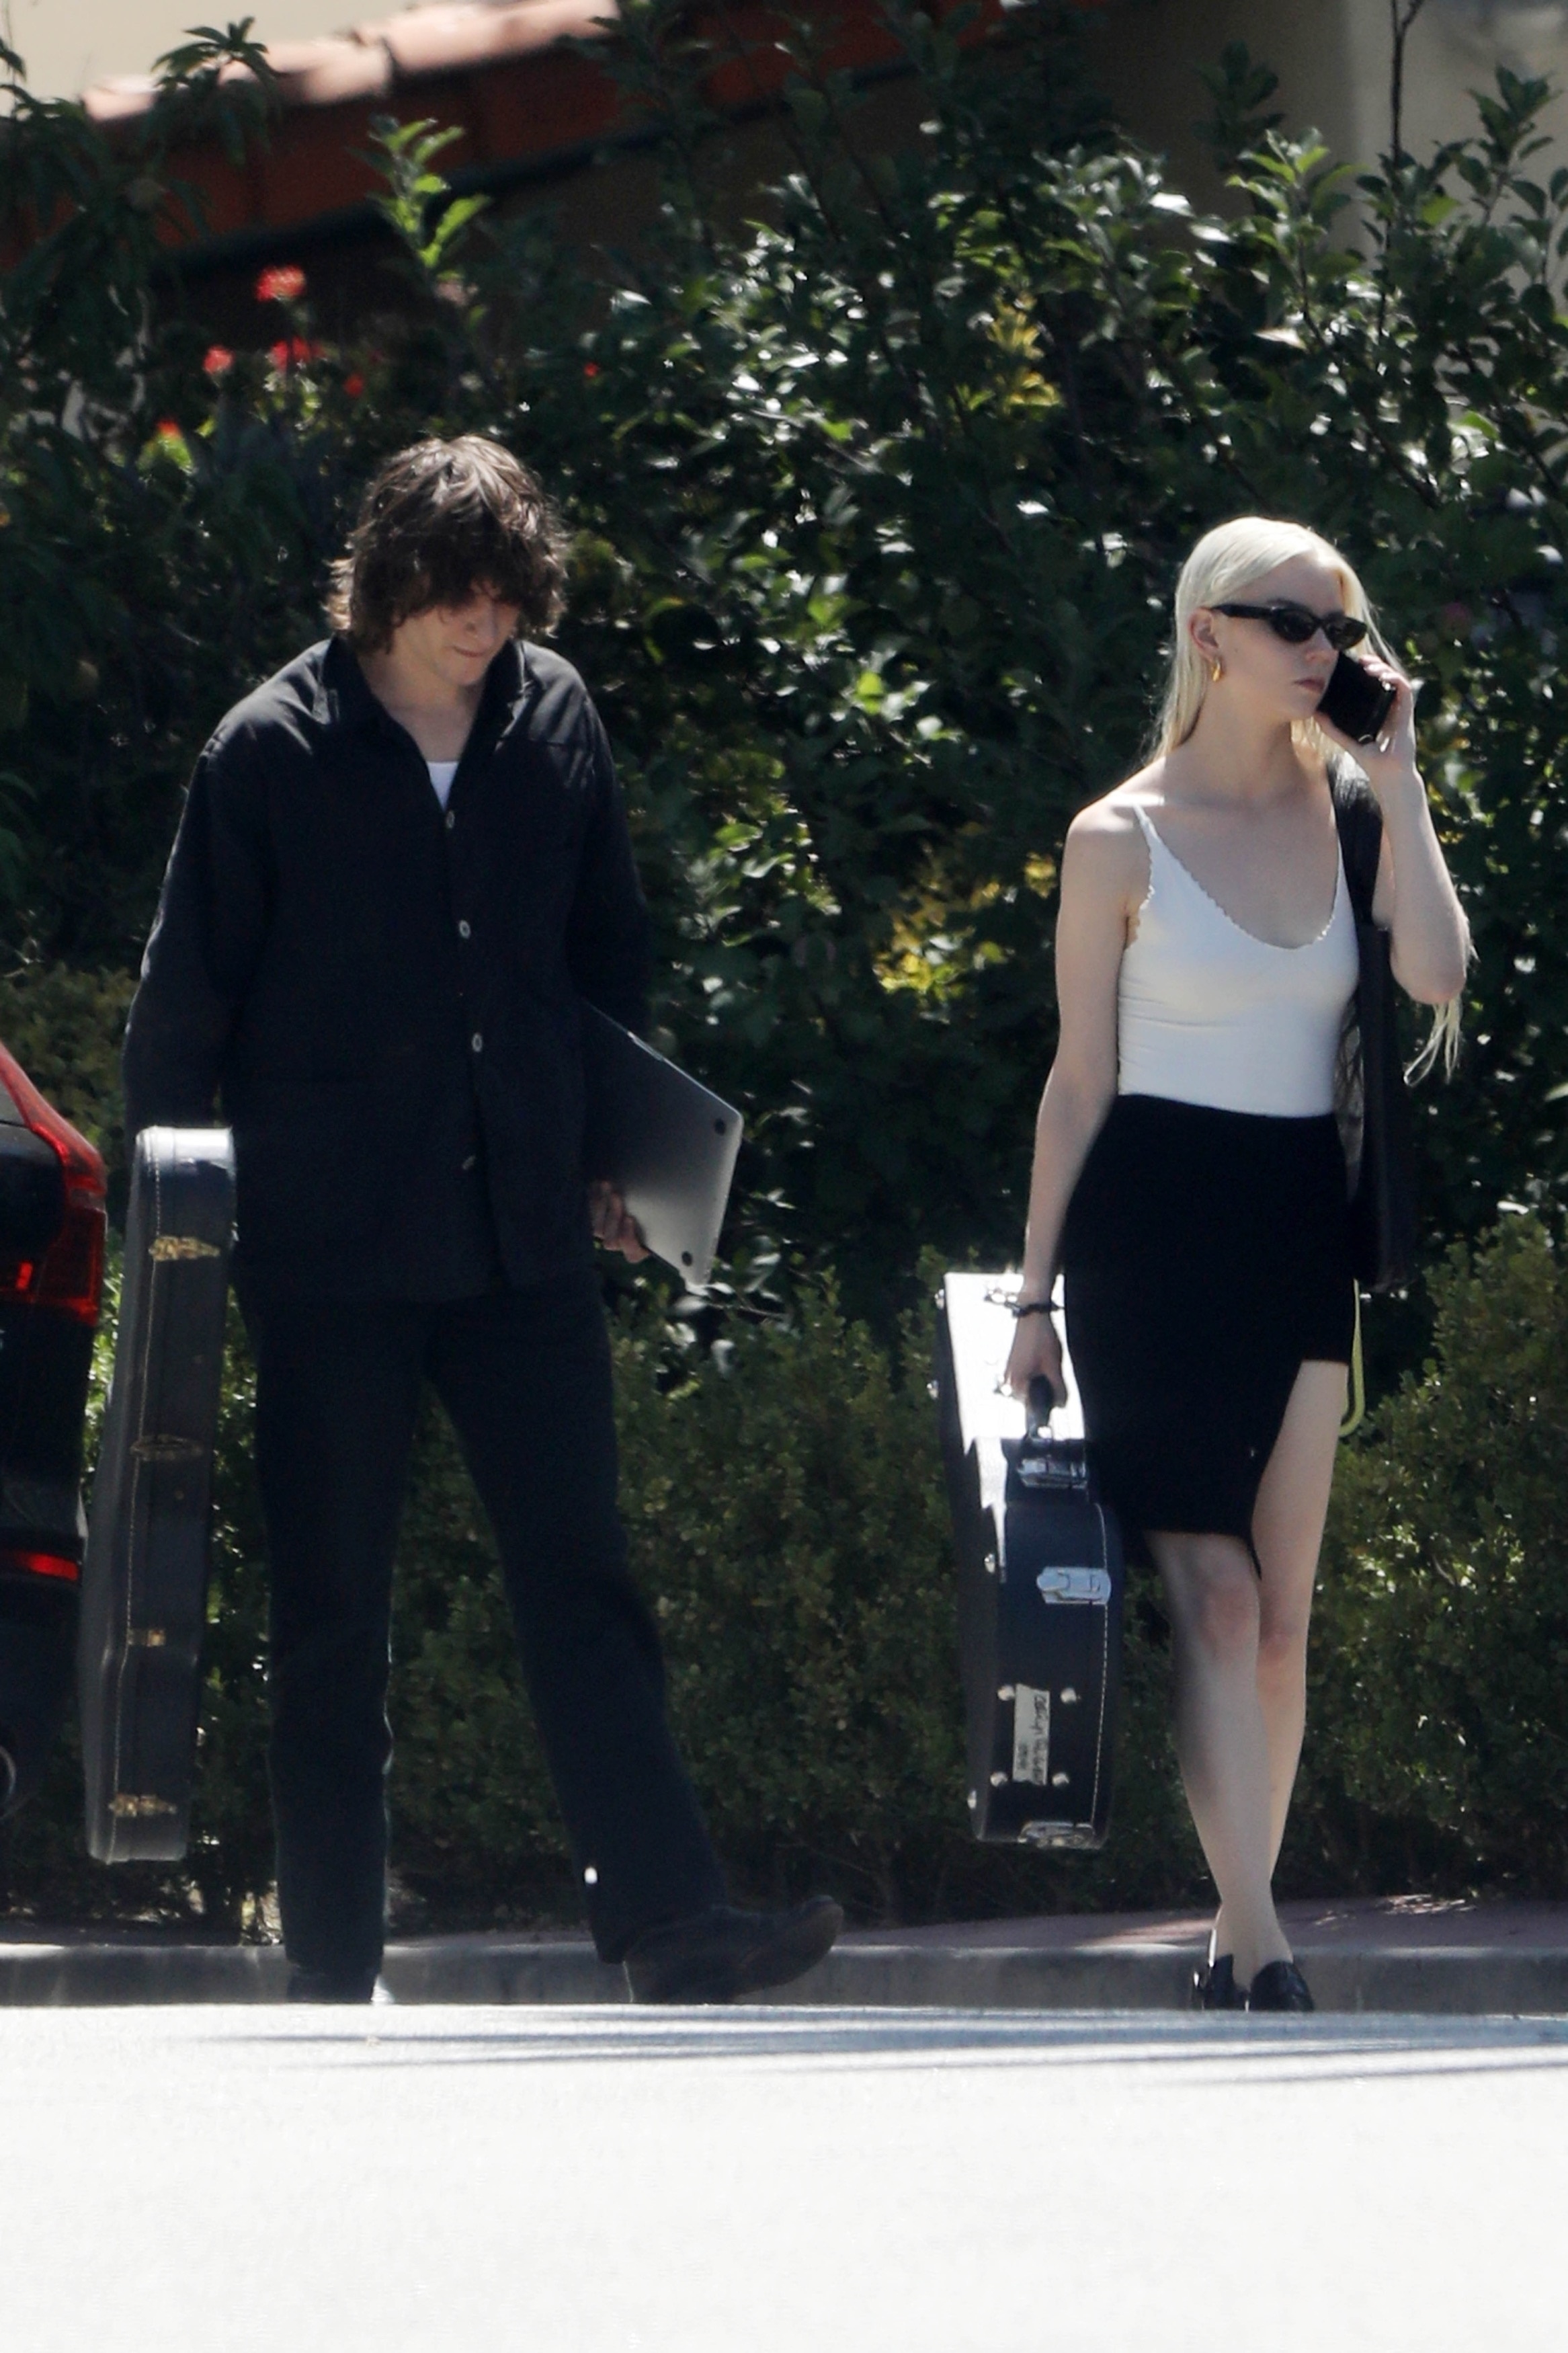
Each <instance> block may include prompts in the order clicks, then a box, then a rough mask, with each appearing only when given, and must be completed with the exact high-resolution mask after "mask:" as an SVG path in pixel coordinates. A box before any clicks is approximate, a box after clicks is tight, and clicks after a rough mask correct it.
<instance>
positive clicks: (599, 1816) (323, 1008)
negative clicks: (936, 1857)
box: [125, 435, 842, 2001]
mask: <svg viewBox="0 0 1568 2353" xmlns="http://www.w3.org/2000/svg"><path fill="white" fill-rule="evenodd" d="M563 580H564V537H563V528H562V525H561V522H560V520H559V518H558V517H557V515H556V514H555V512H554V511H553V509H552V506H551V503H550V501H549V500H548V499H547V498H546V497H545V495H544V493H543V491H542V489H541V486H540V484H539V483H538V481H537V480H535V479H534V477H533V476H532V474H531V473H530V472H529V470H527V468H525V467H524V466H522V465H521V464H520V463H519V462H518V460H517V459H515V458H513V457H512V456H511V455H510V453H509V452H508V451H507V450H506V449H504V448H502V447H501V446H500V444H499V443H496V442H492V441H489V440H488V439H484V438H479V437H477V436H473V435H468V436H465V437H463V438H461V439H458V440H454V441H449V442H443V441H426V442H421V443H419V444H418V445H417V446H416V447H415V448H410V449H405V450H404V451H403V452H402V453H401V454H400V455H399V456H397V457H395V458H394V459H392V460H391V461H390V462H389V463H388V464H387V465H385V466H384V468H383V470H382V471H381V472H380V473H379V474H378V475H377V477H376V479H375V480H374V482H373V483H372V484H371V487H370V489H369V491H368V492H367V494H366V496H365V499H364V502H363V507H362V510H361V512H360V519H359V523H358V526H357V528H356V530H355V531H354V533H353V536H352V538H351V541H350V543H349V549H348V553H347V554H346V555H345V556H344V557H343V558H342V562H341V563H340V564H338V565H336V566H335V567H334V575H333V586H332V592H331V602H330V606H329V618H330V620H331V624H332V632H333V633H332V635H331V637H330V638H327V639H325V640H324V641H323V642H322V643H321V644H320V645H317V646H313V647H312V648H311V649H310V650H309V652H307V653H304V654H301V655H300V657H299V659H297V660H296V661H293V662H290V663H289V666H288V668H287V669H285V670H280V671H279V674H278V675H277V677H276V678H273V679H269V680H268V681H267V683H266V684H265V685H263V686H261V687H258V689H257V691H255V692H254V693H253V694H250V695H247V697H246V699H245V700H244V702H240V703H238V704H237V706H236V708H235V709H234V710H233V711H231V712H229V713H228V715H227V717H226V719H225V720H224V721H223V723H222V724H221V726H220V727H219V728H218V730H217V733H216V734H215V735H214V737H213V739H212V741H211V742H210V744H208V745H207V747H206V749H205V751H204V752H203V754H202V755H201V758H200V759H199V761H198V762H197V764H196V769H195V776H194V778H193V781H192V785H191V789H190V794H189V797H188V799H187V802H186V805H185V811H184V818H183V819H182V822H181V825H180V829H179V835H178V839H176V841H175V844H174V854H173V857H172V858H171V860H170V863H169V871H168V874H167V876H166V878H165V881H164V884H163V898H162V902H161V903H160V906H159V911H158V919H157V923H156V924H155V926H154V928H153V935H152V939H151V941H150V942H149V944H148V948H147V955H146V959H145V962H144V965H143V967H142V985H141V987H140V989H139V991H138V994H137V997H136V1000H135V1003H134V1005H133V1006H132V1013H131V1021H130V1027H129V1030H128V1033H127V1039H126V1047H125V1088H126V1101H127V1117H128V1125H129V1127H130V1130H131V1132H132V1134H135V1133H136V1132H137V1131H138V1130H139V1129H141V1128H142V1127H144V1126H146V1125H149V1124H152V1123H154V1122H158V1123H163V1124H173V1125H176V1126H205V1125H208V1124H211V1121H212V1117H213V1113H214V1106H215V1103H216V1102H218V1101H221V1103H222V1106H223V1112H224V1115H225V1117H226V1119H227V1120H228V1122H229V1123H230V1124H231V1125H232V1127H233V1130H234V1138H235V1152H236V1159H237V1182H238V1219H237V1227H238V1232H237V1247H236V1252H235V1282H236V1288H237V1293H238V1296H239V1300H240V1304H241V1307H242V1309H243V1311H244V1314H245V1318H246V1323H247V1328H248V1331H249V1334H250V1339H251V1345H252V1348H253V1350H254V1353H255V1357H256V1367H257V1399H256V1446H257V1468H258V1474H259V1479H260V1485H261V1496H262V1504H263V1508H264V1512H265V1515H266V1522H267V1534H268V1555H269V1566H270V1574H271V1665H270V1693H271V1704H272V1743H271V1772H272V1790H273V1807H274V1813H275V1818H276V1823H277V1832H278V1884H279V1904H280V1907H281V1912H282V1919H283V1935H284V1942H285V1945H286V1947H287V1949H288V1954H289V1961H290V1964H291V1968H290V1976H289V1990H290V1994H291V1996H292V1997H293V1998H296V1999H300V2000H342V2001H353V2000H369V1999H370V1998H371V1996H372V1993H373V1991H374V1985H375V1979H376V1974H377V1971H378V1969H379V1967H380V1963H381V1956H382V1942H383V1933H384V1910H385V1881H386V1814H385V1799H384V1779H385V1773H386V1767H387V1763H388V1760H389V1757H390V1754H391V1737H390V1734H389V1731H388V1727H387V1722H386V1714H385V1695H386V1680H387V1665H388V1624H389V1615H390V1606H391V1588H392V1564H393V1554H394V1549H395V1541H396V1534H397V1524H398V1518H399V1514H400V1511H401V1505H402V1497H403V1487H404V1482H405V1472H406V1466H407V1461H408V1455H409V1449H410V1445H411V1442H412V1439H413V1434H414V1425H415V1419H416V1410H417V1406H418V1400H419V1396H420V1391H421V1388H422V1387H423V1384H424V1383H425V1381H426V1380H428V1381H429V1382H430V1383H431V1384H432V1386H433V1387H434V1388H435V1389H436V1391H437V1395H438V1396H439V1397H440V1398H441V1400H442V1402H443V1404H444V1405H445V1406H446V1408H447V1412H448V1414H449V1415H450V1417H451V1419H452V1422H453V1425H454V1427H455V1429H456V1430H457V1433H458V1440H459V1442H460V1444H461V1446H462V1448H463V1451H464V1454H465V1456H466V1458H467V1461H468V1468H469V1470H470V1472H471V1473H472V1475H473V1479H474V1482H475V1485H476V1487H477V1489H478V1491H479V1496H480V1498H481V1500H482V1502H483V1504H484V1505H485V1508H486V1510H487V1512H488V1514H489V1518H490V1521H491V1524H492V1525H493V1527H494V1530H495V1534H496V1539H497V1543H498V1545H499V1547H500V1557H501V1565H502V1571H503V1574H504V1577H505V1581H506V1590H507V1596H508V1599H509V1601H510V1605H511V1609H512V1613H513V1618H514V1621H515V1624H516V1629H517V1637H518V1644H519V1651H520V1655H521V1662H522V1670H523V1674H524V1677H525V1680H526V1682H527V1684H528V1689H529V1693H530V1695H531V1700H532V1703H533V1706H534V1710H535V1714H536V1715H537V1718H538V1723H539V1728H540V1733H541V1736H542V1741H543V1745H544V1748H545V1753H546V1756H547V1757H548V1759H549V1763H550V1768H551V1771H552V1775H553V1777H554V1781H555V1787H556V1791H557V1794H558V1796H559V1799H560V1801H561V1807H562V1811H563V1815H564V1818H565V1823H566V1829H567V1833H568V1837H569V1840H570V1842H571V1848H572V1854H573V1861H574V1867H575V1871H576V1875H577V1880H578V1883H579V1884H580V1886H581V1887H582V1890H583V1894H584V1903H585V1905H586V1908H587V1913H588V1918H589V1922H590V1925H591V1926H592V1929H593V1933H594V1937H595V1943H596V1945H597V1947H598V1949H599V1952H600V1953H601V1955H602V1956H603V1957H604V1958H605V1959H606V1960H610V1961H620V1960H624V1961H625V1963H626V1972H627V1976H628V1978H629V1979H630V1983H631V1988H632V1991H633V1993H634V1995H636V1996H637V1998H638V1999H640V2000H655V2001H660V2000H662V2001H679V2000H689V2001H702V2000H730V1999H732V1998H733V1997H734V1996H735V1995H737V1994H740V1993H743V1992H746V1991H749V1990H752V1989H757V1988H760V1987H763V1986H767V1985H775V1984H783V1983H784V1982H786V1981H787V1980H788V1979H790V1978H793V1977H795V1976H797V1975H799V1974H800V1972H801V1971H803V1970H804V1969H805V1968H809V1967H810V1966H811V1965H812V1963H813V1962H814V1961H816V1960H817V1959H819V1958H820V1957H821V1956H822V1955H823V1954H824V1953H825V1952H826V1950H827V1948H828V1947H829V1946H830V1945H831V1943H832V1941H833V1938H834V1936H835V1935H836V1934H837V1929H838V1927H839V1926H840V1925H841V1919H842V1915H841V1914H840V1913H839V1910H838V1907H837V1905H834V1904H832V1903H830V1902H828V1901H827V1900H826V1898H821V1897H819V1898H816V1899H815V1900H814V1901H812V1902H811V1903H809V1904H806V1905H800V1906H798V1907H796V1908H795V1910H794V1911H791V1912H784V1913H773V1914H754V1913H745V1912H740V1911H737V1910H734V1909H732V1908H731V1907H730V1906H729V1905H726V1903H725V1900H724V1890H723V1886H722V1883H721V1878H720V1874H719V1869H718V1865H717V1863H716V1862H715V1860H714V1857H713V1853H712V1850H711V1848H710V1844H709V1840H708V1835H707V1831H706V1830H705V1829H704V1826H703V1823H702V1820H701V1817H700V1813H699V1810H698V1807H697V1803H696V1800H695V1798H694V1797H693V1794H692V1791H691V1788H690V1786H689V1782H688V1780H687V1778H686V1774H685V1772H684V1770H683V1768H682V1767H681V1764H680V1760H679V1757H678V1756H677V1753H676V1750H675V1746H674V1744H673V1742H672V1740H671V1737H670V1734H669V1730H668V1725H667V1723H666V1719H665V1713H664V1701H663V1685H662V1670H661V1666H660V1660H659V1651H658V1637H657V1635H656V1633H655V1630H654V1626H653V1622H652V1620H651V1618H650V1616H649V1614H648V1612H647V1609H646V1608H645V1607H644V1605H643V1603H642V1601H641V1600H640V1599H639V1598H638V1596H637V1592H636V1589H635V1588H634V1587H633V1585H632V1582H631V1579H630V1577H629V1574H628V1571H627V1566H626V1540H625V1536H624V1534H623V1532H622V1528H621V1524H620V1520H619V1518H618V1515H617V1513H616V1451H615V1431H614V1425H613V1420H612V1415H611V1391H610V1366H609V1351H608V1344H607V1339H606V1335H605V1322H604V1314H603V1309H602V1305H601V1302H600V1298H599V1292H598V1283H597V1279H596V1276H595V1268H594V1259H593V1239H594V1236H595V1233H596V1235H597V1237H598V1239H599V1240H600V1241H601V1242H603V1243H605V1245H606V1246H608V1247H609V1248H611V1249H614V1250H622V1251H624V1252H625V1253H626V1255H627V1256H628V1257H637V1256H640V1255H641V1245H640V1242H639V1240H638V1239H637V1231H636V1229H635V1227H634V1226H633V1225H632V1223H631V1221H630V1219H628V1218H627V1217H626V1210H625V1207H624V1204H623V1203H622V1202H621V1201H620V1199H619V1198H618V1197H617V1196H616V1194H615V1193H614V1192H613V1191H612V1190H611V1189H610V1187H608V1186H607V1185H605V1184H603V1183H598V1184H591V1183H590V1182H589V1179H590V1178H591V1177H592V1176H593V1175H594V1172H593V1171H592V1170H586V1171H585V1170H584V1166H583V1132H584V1119H583V1070H582V1062H581V1056H580V1051H579V1044H578V1021H579V1005H580V1002H581V1001H582V1000H584V999H587V1000H588V1001H590V1002H592V1003H593V1004H595V1005H597V1006H599V1007H600V1008H602V1009H603V1010H604V1011H605V1012H606V1013H608V1014H610V1015H612V1016H613V1017H614V1018H616V1019H617V1020H619V1021H623V1022H625V1023H626V1024H627V1025H628V1026H629V1027H630V1028H633V1029H638V1028H640V1027H641V1026H642V1024H643V1020H644V992H645V988H646V986H647V972H648V961H649V956H648V927H647V913H646V909H645V906H644V902H643V897H642V892H641V890H640V888H639V885H638V882H637V871H636V869H635V867H634V864H633V861H632V854H631V846H630V842H629V839H628V836H627V831H626V818H625V815H624V813H623V809H622V805H621V799H620V795H619V791H618V788H617V786H616V778H615V772H614V768H613V766H612V764H611V759H610V752H609V746H608V744H607V743H606V741H605V733H604V729H603V727H602V726H601V725H600V723H599V720H598V716H597V714H596V712H595V710H594V706H593V704H592V702H590V701H589V699H588V696H587V694H586V692H585V691H584V686H583V682H582V681H581V680H580V679H579V677H578V676H577V674H576V672H575V671H574V670H572V669H571V667H570V666H569V665H568V664H567V663H566V662H564V661H563V660H562V659H560V658H559V656H557V655H555V654H552V653H550V652H548V651H546V650H545V649H543V648H542V647H541V646H540V645H538V644H536V643H534V642H532V641H531V640H532V638H533V637H534V636H536V635H542V634H543V633H545V632H547V631H548V630H549V629H550V628H552V626H553V624H554V622H555V621H556V619H557V618H558V617H559V613H560V609H561V604H562V591H563Z"/></svg>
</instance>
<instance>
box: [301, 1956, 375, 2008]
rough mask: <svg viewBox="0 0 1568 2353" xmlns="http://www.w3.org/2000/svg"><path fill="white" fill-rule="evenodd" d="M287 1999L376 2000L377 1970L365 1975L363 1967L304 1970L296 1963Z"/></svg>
mask: <svg viewBox="0 0 1568 2353" xmlns="http://www.w3.org/2000/svg"><path fill="white" fill-rule="evenodd" d="M284 1999H285V2000H287V2001H353V2002H364V2001H374V2000H375V1971H374V1969H372V1971H371V1972H370V1975H369V1976H368V1977H366V1975H365V1974H364V1971H363V1969H356V1970H352V1971H343V1970H338V1969H302V1968H300V1967H299V1966H298V1964H295V1965H294V1966H293V1967H291V1968H290V1969H289V1984H288V1988H287V1990H286V1992H285V1995H284Z"/></svg>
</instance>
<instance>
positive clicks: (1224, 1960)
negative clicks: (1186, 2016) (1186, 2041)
mask: <svg viewBox="0 0 1568 2353" xmlns="http://www.w3.org/2000/svg"><path fill="white" fill-rule="evenodd" d="M1193 2008H1194V2010H1245V2009H1246V2008H1247V1996H1246V1995H1245V1994H1244V1993H1243V1991H1242V1989H1241V1988H1240V1987H1239V1986H1238V1985H1237V1982H1236V1962H1235V1960H1234V1958H1233V1957H1232V1956H1231V1955H1230V1954H1229V1953H1222V1954H1221V1955H1220V1957H1219V1958H1218V1960H1217V1961H1210V1962H1209V1964H1208V1966H1207V1968H1201V1969H1194V1971H1193Z"/></svg>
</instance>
